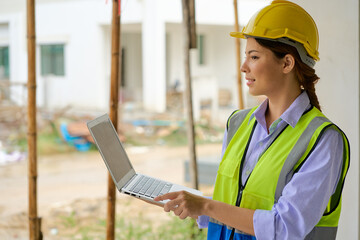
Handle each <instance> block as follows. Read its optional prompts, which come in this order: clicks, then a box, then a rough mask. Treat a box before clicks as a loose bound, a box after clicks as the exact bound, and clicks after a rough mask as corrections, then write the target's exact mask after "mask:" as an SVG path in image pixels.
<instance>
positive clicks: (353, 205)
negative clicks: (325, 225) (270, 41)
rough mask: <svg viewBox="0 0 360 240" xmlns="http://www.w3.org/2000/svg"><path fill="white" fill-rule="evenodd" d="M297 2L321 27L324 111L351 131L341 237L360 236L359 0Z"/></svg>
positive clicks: (318, 66)
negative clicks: (349, 163) (349, 161)
mask: <svg viewBox="0 0 360 240" xmlns="http://www.w3.org/2000/svg"><path fill="white" fill-rule="evenodd" d="M296 2H298V4H300V5H301V6H303V7H304V8H305V9H306V10H307V11H308V12H309V13H310V14H311V15H312V16H313V18H314V19H315V22H316V23H317V25H318V29H319V34H320V45H319V46H320V47H319V52H320V61H319V62H318V63H317V64H316V66H315V69H316V71H317V74H318V75H319V77H320V82H319V84H318V85H317V92H318V96H319V100H320V104H321V105H322V107H323V112H324V113H325V114H326V115H327V116H328V117H329V118H330V119H331V120H332V121H333V122H335V123H336V124H337V125H338V126H339V127H340V128H341V129H342V130H343V131H344V132H345V133H346V134H347V136H348V138H349V141H350V145H351V146H350V147H351V166H350V170H349V174H348V177H347V180H346V184H345V187H344V192H343V204H342V207H343V209H342V213H341V218H340V224H339V230H338V238H337V239H340V240H346V239H359V162H358V161H359V2H358V1H357V0H346V1H336V0H332V1H329V0H317V1H313V0H301V1H300V0H298V1H296ZM325 6H326V7H325Z"/></svg>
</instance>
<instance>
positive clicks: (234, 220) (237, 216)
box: [203, 199, 255, 236]
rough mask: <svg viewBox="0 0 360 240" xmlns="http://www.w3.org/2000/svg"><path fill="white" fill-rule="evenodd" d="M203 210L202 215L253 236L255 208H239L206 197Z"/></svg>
mask: <svg viewBox="0 0 360 240" xmlns="http://www.w3.org/2000/svg"><path fill="white" fill-rule="evenodd" d="M203 211H204V215H207V216H209V217H212V218H214V219H216V220H218V221H220V222H222V223H224V224H226V225H228V226H231V227H233V228H236V229H238V230H240V231H242V232H245V233H247V234H250V235H253V236H255V232H254V225H253V216H254V212H255V210H251V209H246V208H239V207H236V206H232V205H229V204H226V203H223V202H219V201H215V200H211V199H207V200H206V202H205V204H204V209H203Z"/></svg>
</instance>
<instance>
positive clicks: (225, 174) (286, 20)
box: [155, 0, 349, 240]
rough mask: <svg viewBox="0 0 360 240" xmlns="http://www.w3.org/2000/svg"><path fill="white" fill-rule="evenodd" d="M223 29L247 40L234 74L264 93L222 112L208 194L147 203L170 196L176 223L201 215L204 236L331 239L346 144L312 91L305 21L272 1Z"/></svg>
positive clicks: (296, 9)
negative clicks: (244, 106)
mask: <svg viewBox="0 0 360 240" xmlns="http://www.w3.org/2000/svg"><path fill="white" fill-rule="evenodd" d="M231 35H232V36H233V37H240V38H246V39H247V45H246V51H245V53H246V59H245V61H244V63H243V65H242V66H241V71H242V72H243V73H244V74H245V78H246V80H247V83H246V84H247V86H248V87H249V92H250V94H252V95H254V96H258V95H265V96H266V97H267V99H266V100H265V101H264V102H263V103H262V104H261V105H260V106H258V107H255V108H253V109H248V110H242V111H236V112H234V113H233V114H232V115H231V116H230V118H229V120H228V123H227V131H226V133H225V137H224V144H223V156H222V161H221V163H220V166H219V170H218V175H217V179H216V184H215V189H214V194H213V199H206V198H201V197H197V196H194V195H191V194H189V193H186V192H176V193H169V194H165V195H163V196H160V197H158V198H156V199H155V200H164V199H170V201H169V202H168V203H167V204H166V205H165V206H164V210H165V211H173V212H174V213H175V214H176V215H177V216H179V217H180V218H181V219H184V218H186V217H188V216H189V217H192V218H195V219H196V218H198V217H199V216H201V215H206V216H209V217H210V220H209V223H208V239H291V240H293V239H335V237H336V231H337V225H338V220H339V217H340V211H341V192H342V187H343V184H344V180H345V176H346V173H347V170H348V167H349V144H348V141H347V138H346V136H345V134H344V133H343V132H342V131H341V130H340V129H339V128H338V127H337V126H336V125H334V124H333V123H331V122H330V121H329V120H328V119H327V118H326V117H325V116H324V115H323V114H322V113H321V111H320V110H321V109H320V105H319V102H318V99H317V96H316V94H315V88H314V84H315V83H316V82H317V80H318V79H319V78H318V77H317V76H316V74H315V70H314V69H313V66H314V64H315V60H319V57H318V51H317V50H318V31H317V28H316V25H315V23H314V21H313V19H312V18H311V16H310V15H309V14H308V13H307V12H306V11H305V10H304V9H302V8H301V7H300V6H298V5H296V4H294V3H291V2H288V1H280V0H278V1H273V2H272V3H271V4H270V5H269V6H267V7H265V8H264V9H262V10H260V11H259V12H257V13H256V14H255V15H254V16H253V17H252V18H251V20H250V21H249V23H248V24H247V26H246V27H245V28H244V29H243V30H242V32H238V33H231ZM203 218H205V217H204V216H201V217H200V218H199V220H200V225H204V223H203ZM205 225H207V224H205Z"/></svg>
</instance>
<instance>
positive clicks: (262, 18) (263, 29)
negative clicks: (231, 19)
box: [230, 0, 320, 64]
mask: <svg viewBox="0 0 360 240" xmlns="http://www.w3.org/2000/svg"><path fill="white" fill-rule="evenodd" d="M230 35H231V36H233V37H237V38H247V37H255V38H256V37H258V38H265V39H274V40H275V39H290V40H293V41H296V42H298V43H300V44H301V45H302V46H303V47H304V48H305V50H306V52H307V55H309V56H310V57H311V58H313V59H315V60H320V58H319V52H318V49H319V33H318V29H317V27H316V24H315V21H314V20H313V18H312V17H311V16H310V15H309V14H308V13H307V12H306V11H305V10H304V9H303V8H302V7H300V6H299V5H297V4H295V3H292V2H289V1H285V0H274V1H272V2H271V4H270V5H269V6H266V7H264V8H263V9H261V10H260V11H258V12H257V13H255V14H254V15H253V16H252V18H251V19H250V20H249V22H248V24H247V25H246V26H245V27H244V28H243V29H242V31H241V32H232V33H230ZM282 42H284V41H282ZM290 42H291V41H290ZM298 50H299V49H298ZM305 54H306V53H305ZM314 64H315V62H314Z"/></svg>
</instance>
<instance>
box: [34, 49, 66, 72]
mask: <svg viewBox="0 0 360 240" xmlns="http://www.w3.org/2000/svg"><path fill="white" fill-rule="evenodd" d="M40 51H41V53H40V55H41V75H42V76H45V75H55V76H64V75H65V70H64V45H63V44H57V45H55V44H54V45H41V46H40Z"/></svg>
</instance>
